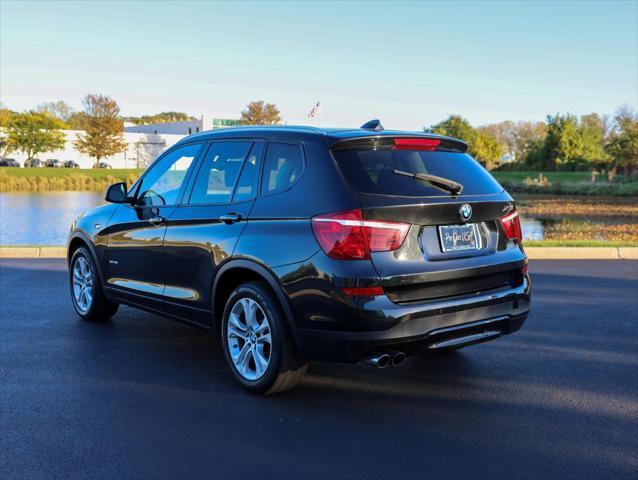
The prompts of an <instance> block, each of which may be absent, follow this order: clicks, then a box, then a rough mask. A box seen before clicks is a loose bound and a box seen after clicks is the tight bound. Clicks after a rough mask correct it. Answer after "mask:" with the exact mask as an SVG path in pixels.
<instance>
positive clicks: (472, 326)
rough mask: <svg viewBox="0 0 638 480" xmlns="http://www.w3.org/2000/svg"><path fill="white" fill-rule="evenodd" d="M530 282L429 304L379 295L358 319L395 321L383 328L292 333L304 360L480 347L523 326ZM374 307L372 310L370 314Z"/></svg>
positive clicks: (340, 359) (345, 359) (348, 359)
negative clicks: (389, 351)
mask: <svg viewBox="0 0 638 480" xmlns="http://www.w3.org/2000/svg"><path fill="white" fill-rule="evenodd" d="M530 299H531V284H530V280H529V277H528V276H525V280H524V282H523V284H522V285H520V286H518V287H515V288H510V289H504V290H499V291H496V292H490V293H484V294H480V295H466V296H464V297H457V298H454V299H445V300H442V301H431V302H427V303H419V304H410V305H398V304H395V303H392V302H391V301H390V300H389V299H387V297H379V299H378V300H377V301H375V302H371V303H369V304H367V305H366V311H365V312H362V316H365V317H367V318H370V315H373V316H377V317H383V318H393V319H394V320H395V321H396V323H395V325H394V326H393V327H391V328H388V329H385V330H374V331H334V330H320V329H306V328H297V329H295V330H296V331H295V337H296V340H297V343H298V346H299V348H300V350H301V352H302V354H303V355H304V357H305V358H307V359H308V360H323V361H336V362H357V361H359V360H361V359H362V358H363V357H364V356H366V355H368V354H370V353H372V352H374V351H379V350H383V349H390V348H392V349H396V350H401V351H403V352H405V353H406V354H407V355H412V354H416V353H418V352H420V351H422V350H424V349H431V348H446V347H453V346H459V345H462V344H470V343H479V342H482V341H486V340H491V339H493V338H497V337H499V336H501V335H507V334H510V333H513V332H515V331H517V330H519V329H520V328H521V326H522V325H523V323H524V321H525V319H526V318H527V315H528V313H529V309H530ZM373 309H376V310H373Z"/></svg>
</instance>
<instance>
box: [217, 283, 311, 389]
mask: <svg viewBox="0 0 638 480" xmlns="http://www.w3.org/2000/svg"><path fill="white" fill-rule="evenodd" d="M221 333H222V343H223V347H224V356H225V357H226V361H227V362H228V365H229V367H230V370H231V371H232V373H233V375H234V376H235V378H236V379H237V380H238V381H239V382H240V383H241V384H242V385H243V386H244V387H245V388H246V389H247V390H249V391H250V392H252V393H262V394H271V393H277V392H283V391H286V390H289V389H291V388H293V387H294V386H295V385H296V384H297V383H298V382H299V380H300V379H301V378H302V377H303V375H304V373H305V371H306V364H305V363H303V361H302V360H301V358H300V356H299V355H298V353H297V351H296V348H295V345H294V343H293V341H292V338H291V336H290V332H289V330H288V325H287V324H286V319H285V317H284V315H283V312H282V311H281V307H280V305H279V303H278V302H277V299H276V298H275V297H274V295H273V294H272V292H271V290H270V289H269V288H268V286H267V285H265V284H264V283H262V282H249V283H244V284H242V285H240V286H239V287H238V288H236V289H235V291H233V293H232V294H231V295H230V297H229V298H228V301H227V302H226V307H225V309H224V315H223V317H222V332H221Z"/></svg>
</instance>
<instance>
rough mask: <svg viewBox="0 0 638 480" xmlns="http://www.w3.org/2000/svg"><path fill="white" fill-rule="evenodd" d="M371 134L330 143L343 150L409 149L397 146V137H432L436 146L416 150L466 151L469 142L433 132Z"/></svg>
mask: <svg viewBox="0 0 638 480" xmlns="http://www.w3.org/2000/svg"><path fill="white" fill-rule="evenodd" d="M370 133H371V134H370V135H369V136H368V135H365V136H356V137H350V138H342V139H339V140H337V141H336V142H334V143H333V144H332V145H329V147H330V148H332V149H333V150H341V149H352V148H362V149H369V148H393V149H399V150H409V148H406V146H405V145H401V146H400V148H397V143H398V142H396V141H395V139H401V138H404V139H415V140H416V139H432V140H438V141H439V142H438V144H437V145H436V146H433V147H434V148H431V147H430V148H415V150H424V149H425V150H439V151H447V152H459V153H465V152H467V143H465V142H463V141H461V140H457V139H456V138H451V137H442V136H439V135H432V134H418V133H413V134H409V133H394V132H385V133H381V132H379V133H378V134H377V135H375V134H374V133H373V132H370Z"/></svg>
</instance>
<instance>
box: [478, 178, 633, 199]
mask: <svg viewBox="0 0 638 480" xmlns="http://www.w3.org/2000/svg"><path fill="white" fill-rule="evenodd" d="M491 173H492V175H494V178H496V179H497V180H498V181H499V182H500V183H501V185H503V186H504V187H505V188H506V189H507V190H508V191H510V192H522V193H538V194H553V195H612V196H636V195H638V181H633V180H629V179H626V178H623V177H622V176H620V175H617V176H616V178H615V179H614V181H613V182H612V183H609V182H607V179H606V177H603V176H602V175H601V176H599V177H598V181H597V182H595V183H592V181H591V174H590V173H589V172H547V173H546V172H542V173H543V176H545V177H546V178H547V180H548V182H549V183H548V184H547V185H543V184H537V183H534V182H530V181H528V179H529V180H537V179H538V178H539V175H540V173H541V172H491Z"/></svg>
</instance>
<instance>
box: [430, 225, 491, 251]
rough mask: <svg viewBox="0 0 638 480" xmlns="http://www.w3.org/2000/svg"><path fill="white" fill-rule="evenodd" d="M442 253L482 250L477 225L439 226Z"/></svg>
mask: <svg viewBox="0 0 638 480" xmlns="http://www.w3.org/2000/svg"><path fill="white" fill-rule="evenodd" d="M439 238H440V239H441V251H442V252H465V251H468V250H479V249H480V248H482V245H481V236H480V235H479V230H478V225H477V224H476V223H468V224H466V225H441V226H440V227H439Z"/></svg>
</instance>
